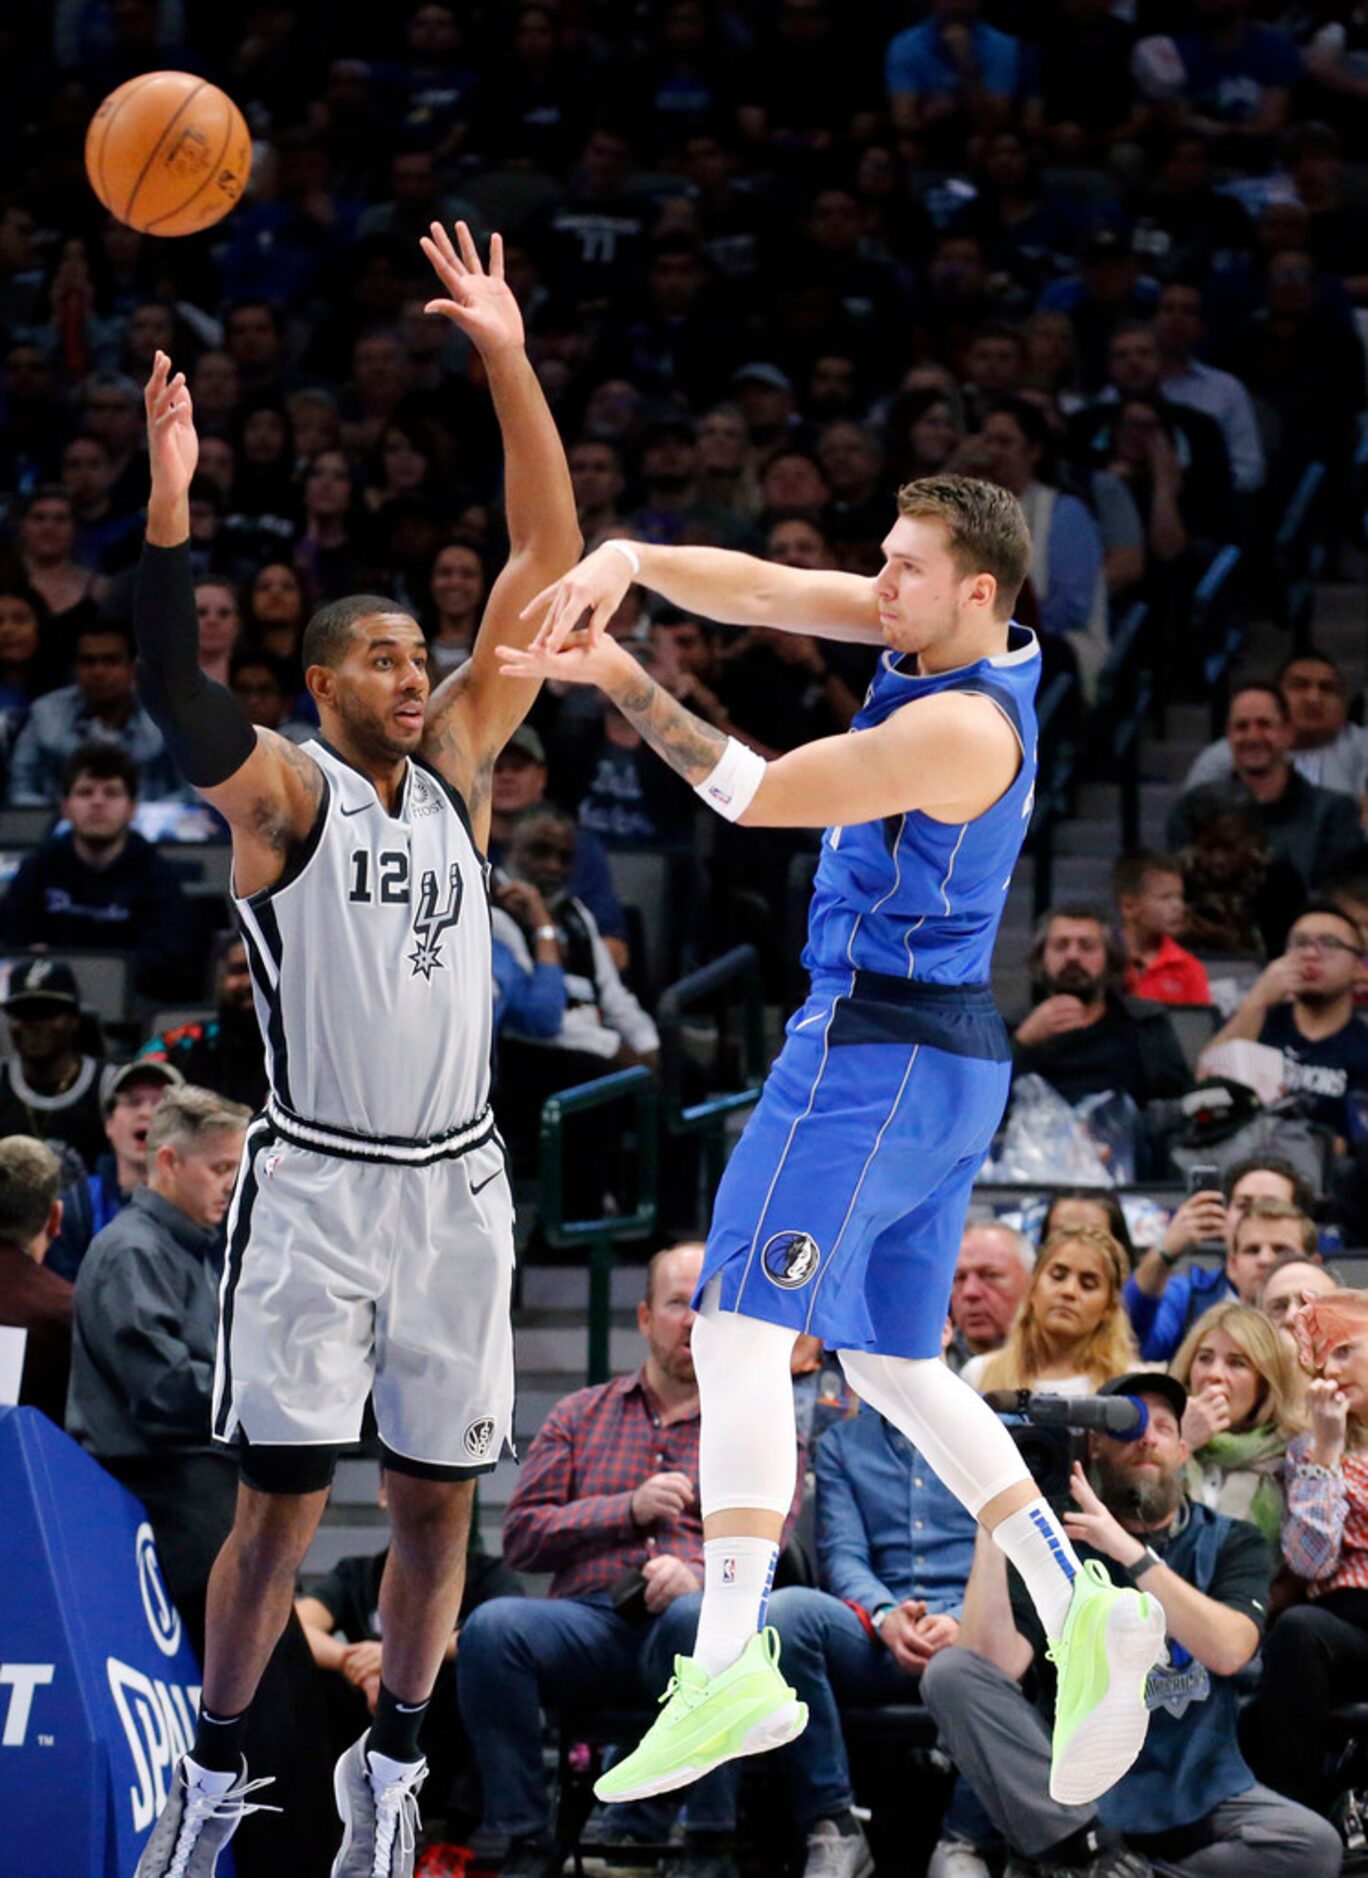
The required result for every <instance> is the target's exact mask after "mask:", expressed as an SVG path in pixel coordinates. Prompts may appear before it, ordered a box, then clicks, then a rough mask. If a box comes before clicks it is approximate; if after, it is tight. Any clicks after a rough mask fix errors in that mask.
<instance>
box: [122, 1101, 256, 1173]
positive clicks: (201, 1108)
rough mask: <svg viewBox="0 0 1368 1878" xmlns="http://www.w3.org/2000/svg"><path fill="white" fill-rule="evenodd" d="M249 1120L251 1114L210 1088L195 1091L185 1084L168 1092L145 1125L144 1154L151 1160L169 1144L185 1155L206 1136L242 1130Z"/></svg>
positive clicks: (248, 1110)
mask: <svg viewBox="0 0 1368 1878" xmlns="http://www.w3.org/2000/svg"><path fill="white" fill-rule="evenodd" d="M251 1119H252V1111H251V1110H250V1109H249V1108H245V1107H244V1106H243V1104H242V1103H241V1102H230V1101H229V1100H228V1098H227V1096H221V1095H219V1094H217V1093H216V1091H214V1090H213V1089H197V1088H196V1087H195V1085H194V1084H193V1083H185V1084H184V1085H183V1086H182V1087H181V1088H179V1089H168V1090H167V1092H166V1094H165V1095H164V1096H163V1097H162V1099H161V1101H160V1102H159V1103H158V1104H157V1106H156V1108H155V1109H154V1110H153V1113H152V1120H151V1121H150V1122H149V1123H148V1125H147V1154H148V1159H149V1160H150V1159H151V1158H152V1157H153V1156H154V1155H155V1154H156V1152H157V1150H158V1148H164V1147H167V1146H168V1145H169V1146H170V1147H173V1148H175V1149H176V1150H177V1152H178V1153H181V1154H187V1153H189V1152H190V1151H191V1150H192V1149H193V1148H197V1147H199V1146H200V1144H201V1143H202V1142H203V1141H204V1140H205V1139H206V1138H207V1137H208V1136H209V1135H218V1134H222V1133H224V1132H225V1130H228V1129H234V1130H237V1131H239V1132H240V1131H241V1130H242V1129H244V1128H245V1127H246V1126H247V1124H248V1122H249V1121H251Z"/></svg>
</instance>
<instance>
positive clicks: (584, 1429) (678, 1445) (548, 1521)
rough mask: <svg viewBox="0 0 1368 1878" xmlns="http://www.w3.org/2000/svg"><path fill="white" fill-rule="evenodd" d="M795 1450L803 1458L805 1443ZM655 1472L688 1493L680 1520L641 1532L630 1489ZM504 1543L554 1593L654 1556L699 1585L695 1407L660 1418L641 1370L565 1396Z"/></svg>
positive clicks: (511, 1512) (509, 1516)
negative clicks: (674, 1477)
mask: <svg viewBox="0 0 1368 1878" xmlns="http://www.w3.org/2000/svg"><path fill="white" fill-rule="evenodd" d="M798 1452H799V1459H800V1461H801V1460H802V1459H803V1445H802V1443H800V1444H799V1451H798ZM805 1471H806V1469H805V1467H804V1466H799V1468H798V1470H797V1473H798V1484H797V1488H796V1490H795V1493H794V1498H793V1506H792V1508H791V1509H790V1512H789V1519H788V1524H787V1525H786V1526H785V1529H784V1537H785V1539H787V1537H788V1532H789V1529H790V1528H791V1526H792V1523H793V1520H794V1518H795V1516H796V1514H797V1511H798V1507H799V1505H800V1504H801V1501H802V1493H803V1477H804V1474H805ZM652 1474H685V1475H687V1476H688V1478H689V1479H690V1480H691V1481H692V1482H693V1487H694V1499H693V1502H692V1504H691V1505H689V1506H687V1507H686V1508H685V1509H684V1511H683V1512H682V1513H681V1514H680V1515H679V1517H678V1518H677V1519H671V1520H661V1521H658V1522H657V1523H656V1524H654V1525H653V1526H651V1527H650V1529H649V1530H648V1531H645V1530H643V1529H642V1528H641V1527H639V1526H638V1525H637V1524H636V1522H635V1521H634V1520H633V1518H632V1495H633V1494H634V1493H635V1492H636V1490H637V1488H638V1487H639V1486H641V1484H642V1483H643V1481H646V1480H649V1479H650V1477H651V1475H652ZM503 1545H504V1558H505V1560H506V1561H507V1562H508V1564H510V1565H511V1566H513V1567H514V1569H515V1570H518V1571H532V1572H546V1571H549V1572H554V1574H555V1576H554V1578H553V1579H552V1581H551V1596H552V1597H553V1598H587V1597H591V1596H593V1595H594V1594H595V1593H602V1592H604V1591H606V1590H608V1588H609V1587H610V1586H611V1585H613V1584H614V1583H616V1581H617V1580H618V1579H619V1578H621V1577H622V1575H623V1573H624V1572H628V1571H639V1570H640V1568H641V1567H642V1566H643V1565H644V1564H645V1562H646V1560H647V1559H648V1558H654V1557H655V1556H656V1555H657V1554H660V1555H662V1556H664V1557H670V1558H679V1559H683V1561H684V1563H685V1564H686V1565H689V1566H692V1568H693V1570H694V1571H695V1572H697V1573H698V1575H699V1582H700V1583H701V1582H702V1576H703V1517H702V1514H701V1512H700V1511H699V1506H698V1410H697V1408H695V1409H694V1410H693V1412H692V1413H691V1414H689V1415H682V1416H680V1417H679V1419H678V1420H677V1421H672V1422H666V1421H664V1420H663V1418H662V1411H661V1406H660V1404H659V1402H657V1401H656V1399H655V1397H654V1396H653V1395H652V1394H651V1392H650V1390H649V1389H648V1388H647V1386H646V1372H645V1370H644V1369H643V1370H638V1372H637V1373H636V1375H635V1376H618V1377H615V1378H614V1380H613V1381H612V1382H604V1383H599V1384H597V1385H596V1386H595V1387H593V1388H591V1389H577V1390H576V1391H575V1393H574V1394H573V1395H568V1396H566V1398H565V1400H564V1401H563V1402H558V1403H557V1404H556V1406H555V1408H554V1409H553V1410H552V1411H551V1413H550V1415H548V1417H547V1418H546V1421H545V1422H544V1423H543V1425H542V1428H541V1431H540V1433H539V1434H538V1435H537V1438H536V1439H535V1441H533V1443H532V1445H531V1447H530V1448H529V1449H528V1451H527V1458H526V1459H525V1460H524V1462H523V1464H522V1470H521V1473H520V1474H519V1477H518V1485H517V1489H516V1491H515V1492H514V1495H513V1497H512V1499H511V1500H510V1501H509V1503H508V1511H507V1513H506V1514H505V1515H504V1529H503Z"/></svg>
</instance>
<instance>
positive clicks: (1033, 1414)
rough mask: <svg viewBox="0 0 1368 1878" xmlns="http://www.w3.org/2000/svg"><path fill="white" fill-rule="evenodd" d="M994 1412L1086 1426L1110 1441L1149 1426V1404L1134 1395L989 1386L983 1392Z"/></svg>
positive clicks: (1045, 1424) (1046, 1423)
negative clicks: (1034, 1391)
mask: <svg viewBox="0 0 1368 1878" xmlns="http://www.w3.org/2000/svg"><path fill="white" fill-rule="evenodd" d="M983 1399H984V1401H985V1402H986V1403H987V1404H988V1406H989V1408H990V1409H992V1410H993V1411H994V1413H995V1414H998V1415H1020V1416H1022V1417H1023V1418H1024V1419H1025V1420H1026V1421H1028V1422H1032V1423H1034V1424H1035V1426H1036V1427H1038V1428H1078V1429H1089V1430H1092V1431H1093V1432H1095V1433H1097V1434H1102V1435H1110V1436H1111V1438H1112V1440H1113V1441H1138V1440H1139V1439H1140V1437H1141V1435H1143V1434H1144V1432H1145V1430H1146V1429H1147V1428H1148V1427H1149V1407H1148V1405H1147V1404H1146V1403H1145V1401H1144V1399H1143V1398H1142V1397H1140V1396H1135V1395H1084V1396H1077V1395H1073V1396H1069V1395H1032V1394H1031V1392H1030V1390H1029V1389H990V1390H989V1391H988V1393H987V1394H986V1395H985V1396H984V1398H983Z"/></svg>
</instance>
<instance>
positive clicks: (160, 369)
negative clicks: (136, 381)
mask: <svg viewBox="0 0 1368 1878" xmlns="http://www.w3.org/2000/svg"><path fill="white" fill-rule="evenodd" d="M170 370H171V361H170V359H168V358H167V356H166V354H165V353H164V352H154V353H153V354H152V374H151V376H150V377H149V379H148V381H147V383H146V384H145V385H144V386H143V402H144V403H145V404H146V406H147V409H148V412H149V414H150V413H151V411H152V408H153V406H154V405H155V404H156V401H157V399H158V398H159V397H160V396H161V394H162V392H163V391H164V390H165V389H166V375H167V373H168V372H169V371H170Z"/></svg>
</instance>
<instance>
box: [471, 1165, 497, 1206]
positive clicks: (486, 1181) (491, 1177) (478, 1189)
mask: <svg viewBox="0 0 1368 1878" xmlns="http://www.w3.org/2000/svg"><path fill="white" fill-rule="evenodd" d="M502 1172H503V1169H502V1167H496V1168H495V1169H494V1172H493V1173H492V1174H486V1175H485V1177H484V1179H483V1180H482V1181H481V1182H480V1184H479V1186H478V1187H472V1188H471V1189H470V1197H471V1199H472V1200H473V1199H474V1198H475V1195H476V1194H477V1193H483V1192H484V1190H485V1188H486V1187H487V1186H488V1185H489V1183H490V1181H491V1180H497V1179H498V1178H499V1175H500V1174H501V1173H502Z"/></svg>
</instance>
